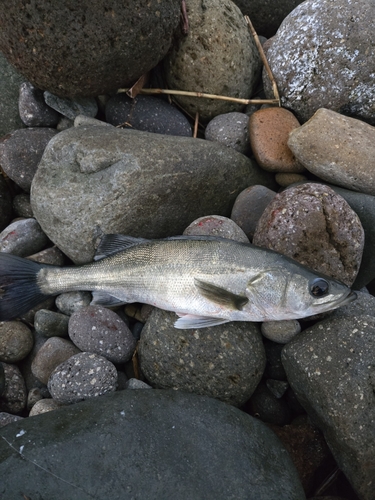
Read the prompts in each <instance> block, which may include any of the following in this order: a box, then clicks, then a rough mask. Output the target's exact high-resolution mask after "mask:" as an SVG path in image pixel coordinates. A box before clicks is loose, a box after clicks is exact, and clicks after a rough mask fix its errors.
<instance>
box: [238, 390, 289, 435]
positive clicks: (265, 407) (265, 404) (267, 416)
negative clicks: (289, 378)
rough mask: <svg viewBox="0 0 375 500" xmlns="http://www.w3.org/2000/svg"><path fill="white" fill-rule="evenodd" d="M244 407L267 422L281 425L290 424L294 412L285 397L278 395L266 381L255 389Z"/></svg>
mask: <svg viewBox="0 0 375 500" xmlns="http://www.w3.org/2000/svg"><path fill="white" fill-rule="evenodd" d="M244 409H245V410H246V412H248V413H249V414H250V415H252V416H253V417H255V416H256V417H257V418H260V419H261V420H262V422H266V423H267V424H274V425H280V426H283V425H287V424H290V420H291V415H292V412H291V411H290V409H289V408H288V405H287V403H286V402H285V401H284V399H281V398H279V397H276V396H275V395H274V394H273V392H272V391H271V390H270V389H269V388H268V387H267V385H266V384H265V383H264V382H261V383H260V384H259V385H258V387H257V388H256V389H255V391H254V394H253V395H252V396H251V398H250V400H249V401H248V402H247V403H246V405H245V406H244Z"/></svg>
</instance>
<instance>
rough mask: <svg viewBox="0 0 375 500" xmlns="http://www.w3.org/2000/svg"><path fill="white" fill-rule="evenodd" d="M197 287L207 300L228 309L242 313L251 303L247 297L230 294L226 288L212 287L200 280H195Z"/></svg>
mask: <svg viewBox="0 0 375 500" xmlns="http://www.w3.org/2000/svg"><path fill="white" fill-rule="evenodd" d="M195 285H196V287H197V288H198V290H199V293H200V294H201V295H202V296H203V297H205V298H206V299H207V300H210V301H211V302H215V303H216V304H219V305H221V306H224V307H227V308H228V309H232V310H238V311H242V309H243V307H244V306H245V305H246V304H247V303H248V302H249V299H248V298H247V297H243V296H242V295H236V294H235V293H232V292H229V291H228V290H225V289H224V288H220V287H219V286H216V285H212V284H211V283H206V282H205V281H201V280H199V279H195Z"/></svg>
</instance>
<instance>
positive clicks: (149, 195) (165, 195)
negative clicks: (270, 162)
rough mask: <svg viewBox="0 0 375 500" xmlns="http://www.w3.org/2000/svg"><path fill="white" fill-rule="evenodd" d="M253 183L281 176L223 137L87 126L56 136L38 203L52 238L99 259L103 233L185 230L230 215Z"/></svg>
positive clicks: (42, 170)
mask: <svg viewBox="0 0 375 500" xmlns="http://www.w3.org/2000/svg"><path fill="white" fill-rule="evenodd" d="M252 184H265V185H268V186H272V185H273V179H272V178H271V176H270V174H268V173H266V172H262V171H261V170H260V168H259V167H258V166H257V165H255V164H254V163H252V162H251V160H250V159H249V158H247V157H245V156H244V155H242V154H240V153H237V152H236V151H234V150H233V149H231V148H226V147H224V146H221V145H219V144H217V143H213V142H210V141H205V140H200V139H193V138H190V137H177V136H167V135H161V134H152V133H148V132H139V131H133V130H119V129H116V128H114V127H107V126H102V127H101V126H95V127H84V126H83V127H77V128H73V129H69V130H66V131H64V132H61V133H60V134H58V135H57V136H56V137H54V138H53V139H52V141H50V142H49V144H48V146H47V148H46V150H45V152H44V155H43V157H42V160H41V162H40V164H39V167H38V171H37V173H36V175H35V177H34V180H33V184H32V188H31V205H32V208H33V212H34V214H35V217H36V219H37V220H38V222H39V224H40V225H41V226H42V228H43V230H44V231H45V233H46V234H47V235H48V237H49V238H50V239H51V240H52V241H53V242H54V243H55V244H56V245H57V246H58V247H59V248H60V249H61V250H62V251H63V252H64V253H65V254H66V255H67V256H68V257H70V258H71V259H72V260H73V261H74V262H76V263H84V262H88V261H91V260H92V258H93V256H94V253H95V245H96V240H97V239H98V237H100V236H102V234H103V233H122V234H129V235H132V236H141V237H145V238H159V237H165V236H171V235H176V234H181V233H182V231H183V230H184V229H185V228H186V226H188V224H190V222H191V221H192V220H194V219H196V218H198V217H201V216H203V215H206V214H207V213H208V214H212V213H214V214H217V215H224V216H228V215H229V213H230V209H231V206H232V204H233V202H234V200H235V198H236V196H237V194H238V193H239V192H240V191H242V190H243V189H244V188H245V187H247V186H249V185H252ZM204 186H207V187H208V186H209V189H203V187H204ZM198 199H199V203H198V202H197V200H198ZM124 214H126V217H124Z"/></svg>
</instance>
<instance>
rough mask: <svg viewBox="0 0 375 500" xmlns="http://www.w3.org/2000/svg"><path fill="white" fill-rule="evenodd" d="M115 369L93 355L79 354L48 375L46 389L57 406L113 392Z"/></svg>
mask: <svg viewBox="0 0 375 500" xmlns="http://www.w3.org/2000/svg"><path fill="white" fill-rule="evenodd" d="M116 385H117V371H116V367H115V366H114V365H113V364H112V363H111V362H110V361H108V360H107V359H105V358H103V357H102V356H98V355H97V354H94V353H89V352H81V353H79V354H75V355H74V356H72V357H70V358H69V359H68V360H66V361H64V362H63V363H61V364H60V365H59V366H58V367H57V368H55V370H54V371H53V372H52V373H51V376H50V378H49V380H48V389H49V391H50V393H51V396H52V397H53V399H54V400H55V401H57V402H58V403H63V404H70V403H77V402H78V401H82V400H83V399H88V398H94V397H97V396H102V395H103V394H106V393H108V392H113V391H115V390H116Z"/></svg>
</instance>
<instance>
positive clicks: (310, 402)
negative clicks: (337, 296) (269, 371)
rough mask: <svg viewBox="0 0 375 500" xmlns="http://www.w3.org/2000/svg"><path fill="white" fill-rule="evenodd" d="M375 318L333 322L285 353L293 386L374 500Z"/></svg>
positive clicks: (367, 498)
mask: <svg viewBox="0 0 375 500" xmlns="http://www.w3.org/2000/svg"><path fill="white" fill-rule="evenodd" d="M374 338H375V318H374V317H371V316H352V317H351V318H350V319H349V318H348V317H343V318H333V319H327V320H325V321H322V322H320V323H317V324H315V325H314V326H313V327H311V328H309V329H307V330H305V331H304V332H303V334H301V335H300V336H298V337H296V338H295V339H294V340H292V341H291V342H290V343H289V344H287V345H286V346H285V347H284V349H283V353H282V360H283V365H284V368H285V370H286V373H287V376H288V381H289V383H290V384H291V386H292V388H293V389H294V391H295V393H296V395H297V397H298V399H299V401H300V402H301V403H302V405H303V406H304V408H305V409H306V411H307V413H308V414H309V416H310V418H311V419H312V420H313V421H314V423H315V424H316V425H317V426H318V427H319V428H320V429H321V430H322V431H323V433H324V436H325V439H326V441H327V443H328V446H329V447H330V449H331V451H332V453H333V455H334V457H335V459H336V461H337V464H338V466H339V468H340V469H341V470H342V471H343V472H344V474H345V475H346V477H347V478H348V479H349V481H350V482H351V484H352V486H353V488H354V489H355V490H356V493H357V494H358V496H359V498H361V499H363V500H372V499H373V498H374V478H375V428H374V419H375V406H374V388H375V370H374V362H373V361H374V356H375V343H374Z"/></svg>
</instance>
